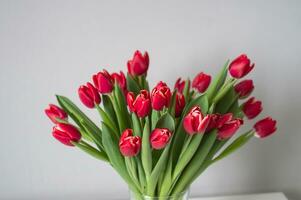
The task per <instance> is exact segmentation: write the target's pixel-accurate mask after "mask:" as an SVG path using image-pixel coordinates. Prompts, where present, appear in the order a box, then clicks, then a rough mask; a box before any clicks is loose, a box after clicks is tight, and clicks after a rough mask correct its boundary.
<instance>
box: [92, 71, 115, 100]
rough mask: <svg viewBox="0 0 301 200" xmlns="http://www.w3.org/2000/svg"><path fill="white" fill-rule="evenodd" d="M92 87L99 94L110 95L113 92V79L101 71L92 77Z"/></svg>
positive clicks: (107, 73)
mask: <svg viewBox="0 0 301 200" xmlns="http://www.w3.org/2000/svg"><path fill="white" fill-rule="evenodd" d="M92 78H93V82H94V86H95V87H96V88H97V90H98V91H99V92H100V93H101V94H105V93H111V92H112V90H113V79H112V77H111V75H110V74H109V72H107V71H106V70H103V71H102V72H98V73H97V74H95V75H93V77H92Z"/></svg>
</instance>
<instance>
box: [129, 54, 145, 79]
mask: <svg viewBox="0 0 301 200" xmlns="http://www.w3.org/2000/svg"><path fill="white" fill-rule="evenodd" d="M148 65H149V57H148V53H147V52H145V53H144V55H142V54H141V52H140V51H138V50H137V51H136V52H135V54H134V57H133V59H132V60H129V61H128V63H127V66H128V72H129V74H130V75H132V76H140V75H143V74H146V73H147V70H148Z"/></svg>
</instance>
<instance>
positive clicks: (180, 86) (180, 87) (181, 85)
mask: <svg viewBox="0 0 301 200" xmlns="http://www.w3.org/2000/svg"><path fill="white" fill-rule="evenodd" d="M185 83H186V81H185V80H181V78H178V79H177V81H176V83H175V89H177V90H178V92H180V93H183V90H184V88H185ZM188 84H189V87H190V81H188Z"/></svg>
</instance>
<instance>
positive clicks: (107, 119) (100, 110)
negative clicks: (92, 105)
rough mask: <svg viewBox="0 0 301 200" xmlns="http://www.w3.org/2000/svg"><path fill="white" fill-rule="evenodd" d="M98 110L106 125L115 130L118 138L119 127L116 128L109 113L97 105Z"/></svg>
mask: <svg viewBox="0 0 301 200" xmlns="http://www.w3.org/2000/svg"><path fill="white" fill-rule="evenodd" d="M96 109H97V111H98V112H99V115H100V116H101V118H102V120H103V121H104V123H106V124H107V125H108V126H109V127H110V128H111V129H112V130H113V132H114V135H116V136H117V137H118V136H119V132H118V130H117V127H116V126H115V123H114V122H113V121H112V120H111V119H110V118H109V116H108V115H107V113H106V112H105V111H104V110H103V109H102V108H101V107H100V106H99V105H96Z"/></svg>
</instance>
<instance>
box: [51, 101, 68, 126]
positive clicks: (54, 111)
mask: <svg viewBox="0 0 301 200" xmlns="http://www.w3.org/2000/svg"><path fill="white" fill-rule="evenodd" d="M45 113H46V115H47V116H48V117H49V119H50V120H51V121H52V122H53V123H55V124H56V123H59V122H58V121H57V119H60V120H67V118H68V115H67V113H66V112H65V111H64V110H63V109H61V108H60V107H58V106H56V105H53V104H49V107H48V108H46V109H45Z"/></svg>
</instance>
